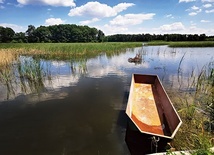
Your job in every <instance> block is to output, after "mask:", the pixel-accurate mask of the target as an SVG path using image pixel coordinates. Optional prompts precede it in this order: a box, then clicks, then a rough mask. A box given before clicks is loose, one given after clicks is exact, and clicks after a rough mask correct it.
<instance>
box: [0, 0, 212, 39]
mask: <svg viewBox="0 0 214 155" xmlns="http://www.w3.org/2000/svg"><path fill="white" fill-rule="evenodd" d="M58 24H76V25H88V26H89V27H95V28H97V29H99V30H102V31H103V32H104V33H105V35H113V34H142V33H144V34H145V33H150V34H172V33H179V34H206V35H207V36H211V35H214V0H95V1H90V0H0V26H3V27H10V28H12V29H13V30H14V31H15V32H25V31H26V30H27V28H28V25H34V26H35V27H39V26H41V25H42V26H48V25H58Z"/></svg>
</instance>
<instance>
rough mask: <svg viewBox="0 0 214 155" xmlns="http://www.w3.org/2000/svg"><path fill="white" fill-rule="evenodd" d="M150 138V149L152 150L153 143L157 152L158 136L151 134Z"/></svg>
mask: <svg viewBox="0 0 214 155" xmlns="http://www.w3.org/2000/svg"><path fill="white" fill-rule="evenodd" d="M151 139H152V140H151V151H152V150H153V145H154V146H155V153H157V152H158V142H159V140H160V138H159V137H155V136H153V137H152V138H151Z"/></svg>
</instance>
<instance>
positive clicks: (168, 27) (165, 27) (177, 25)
mask: <svg viewBox="0 0 214 155" xmlns="http://www.w3.org/2000/svg"><path fill="white" fill-rule="evenodd" d="M159 29H160V30H161V31H180V30H184V29H185V27H184V25H183V24H182V23H181V22H176V23H172V24H166V25H162V26H160V28H159Z"/></svg>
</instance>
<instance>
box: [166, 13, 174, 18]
mask: <svg viewBox="0 0 214 155" xmlns="http://www.w3.org/2000/svg"><path fill="white" fill-rule="evenodd" d="M165 17H166V18H171V19H173V18H174V17H173V16H172V14H168V15H166V16H165Z"/></svg>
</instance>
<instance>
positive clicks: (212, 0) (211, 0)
mask: <svg viewBox="0 0 214 155" xmlns="http://www.w3.org/2000/svg"><path fill="white" fill-rule="evenodd" d="M201 1H202V2H203V3H205V2H214V0H201Z"/></svg>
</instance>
